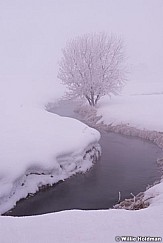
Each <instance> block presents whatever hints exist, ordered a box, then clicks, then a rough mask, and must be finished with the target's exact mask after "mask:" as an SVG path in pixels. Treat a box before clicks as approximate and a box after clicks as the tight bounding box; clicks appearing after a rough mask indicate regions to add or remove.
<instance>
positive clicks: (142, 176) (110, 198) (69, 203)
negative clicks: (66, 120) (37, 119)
mask: <svg viewBox="0 0 163 243" xmlns="http://www.w3.org/2000/svg"><path fill="white" fill-rule="evenodd" d="M73 109H74V106H73V105H72V104H71V103H70V104H69V103H61V104H60V105H59V106H58V107H55V108H53V109H52V110H51V112H54V113H57V114H59V115H62V116H67V117H73V118H78V119H79V117H78V116H77V115H76V114H75V113H74V112H73ZM100 145H101V148H102V155H101V158H100V159H99V161H97V163H96V164H95V165H94V166H93V167H92V168H91V169H90V170H89V171H88V172H86V173H85V174H77V175H75V176H72V177H71V178H69V179H67V180H66V181H64V182H60V183H57V184H56V185H54V186H53V187H50V188H46V189H43V190H41V191H39V192H38V193H36V194H35V195H34V196H32V197H29V198H27V199H23V200H20V201H19V202H18V203H17V205H16V207H15V208H14V209H12V210H11V211H10V212H8V213H7V215H13V216H27V215H38V214H45V213H50V212H58V211H62V210H68V209H85V210H93V209H108V208H111V207H113V205H115V204H116V203H117V202H118V193H119V192H121V199H122V200H123V199H125V198H131V193H133V194H134V195H136V194H138V193H139V192H142V191H144V190H145V189H146V187H147V186H148V185H149V184H150V185H151V184H153V183H154V182H155V181H156V180H158V179H160V177H161V172H160V171H159V168H158V166H157V164H156V160H157V158H158V157H162V156H163V152H162V150H161V149H159V148H158V147H157V146H156V145H154V144H152V143H150V142H147V141H144V140H141V139H138V138H133V137H126V136H122V135H119V134H114V133H106V132H102V133H101V140H100Z"/></svg>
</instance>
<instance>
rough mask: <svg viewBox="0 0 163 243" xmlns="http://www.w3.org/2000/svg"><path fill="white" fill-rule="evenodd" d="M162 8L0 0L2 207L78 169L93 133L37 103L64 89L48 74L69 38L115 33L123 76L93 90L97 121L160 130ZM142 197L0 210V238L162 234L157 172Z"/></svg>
mask: <svg viewBox="0 0 163 243" xmlns="http://www.w3.org/2000/svg"><path fill="white" fill-rule="evenodd" d="M162 13H163V2H162V0H157V1H156V0H133V1H131V0H123V1H122V0H102V1H98V0H88V1H76V0H69V1H65V0H61V1H59V0H58V1H50V0H47V1H44V0H25V1H21V0H15V1H12V0H1V1H0V29H1V38H0V183H1V184H0V197H1V201H0V202H1V206H0V211H1V212H3V211H5V210H7V209H9V208H10V207H11V206H12V205H13V204H14V203H15V202H16V200H18V198H21V197H24V196H26V195H27V193H28V192H35V191H36V190H37V189H38V186H41V185H44V184H47V183H52V182H55V181H57V180H60V179H63V178H66V177H67V176H69V175H70V174H72V173H73V171H74V169H77V170H80V169H81V168H80V166H81V161H82V157H83V154H84V153H85V150H86V149H87V148H88V147H89V148H90V146H92V145H93V144H97V142H98V140H99V133H98V132H97V131H95V130H94V129H90V128H88V127H87V126H86V125H83V124H82V123H80V122H78V121H75V120H73V119H68V118H61V117H59V116H57V115H54V114H50V113H48V112H47V111H46V110H45V108H44V106H45V105H46V103H47V102H53V101H56V100H57V99H58V98H59V97H61V95H62V94H63V93H64V89H63V87H62V86H61V85H59V84H58V81H57V78H56V77H57V70H58V65H57V61H58V60H59V58H60V55H61V48H63V47H64V45H65V43H66V41H67V40H68V39H69V38H73V37H74V36H77V35H81V34H83V33H86V32H88V33H89V32H101V31H106V32H109V33H117V34H118V35H120V36H121V37H122V39H124V42H125V47H126V53H127V56H128V63H129V71H130V74H129V82H128V85H127V86H126V88H125V90H124V91H123V94H122V95H121V96H119V97H113V98H112V99H111V100H110V99H108V98H104V99H103V100H101V101H100V103H99V107H98V113H99V114H102V116H103V118H102V119H103V121H104V122H105V123H106V124H110V123H114V124H119V123H127V124H129V125H130V126H135V127H137V128H139V129H149V130H156V131H158V132H163V123H162V121H163V109H162V106H161V105H162V104H163V94H162V93H163V80H162V77H163V72H162V64H163V49H162V43H163V26H162V23H163V21H162V16H163V15H162ZM70 157H71V158H72V157H73V163H71V164H70V163H69V159H70ZM65 158H66V161H68V163H65ZM76 161H77V164H76ZM83 165H84V164H83ZM85 165H88V166H90V164H89V163H88V164H87V163H85ZM86 168H87V167H85V166H84V167H83V168H82V169H83V170H85V169H86ZM31 172H32V174H31ZM33 173H35V175H34V174H33ZM40 173H45V175H38V174H40ZM36 174H37V175H36ZM51 176H53V177H51ZM16 189H19V190H18V191H19V193H18V194H17V193H15V192H16ZM8 196H11V197H10V200H9V198H8ZM146 197H147V198H149V197H150V198H152V199H150V201H151V204H150V206H149V208H146V209H143V210H140V211H125V210H106V211H100V210H99V211H87V212H86V211H66V212H61V213H52V214H47V215H42V216H35V217H23V218H13V217H4V216H0V242H2V243H16V242H21V243H24V242H28V243H34V242H39V243H40V242H42V243H45V242H47V243H52V242H55V243H63V242H68V243H73V242H74V243H76V242H83V243H85V242H93V243H94V242H97V243H99V242H104V243H105V242H106V243H108V242H109V243H113V242H115V236H116V235H117V236H122V235H123V236H125V235H128V236H134V237H136V236H158V237H159V236H162V237H163V182H162V183H160V184H158V185H156V186H154V187H152V188H150V189H149V190H148V191H147V192H146ZM3 200H4V201H3Z"/></svg>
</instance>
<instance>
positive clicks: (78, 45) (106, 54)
mask: <svg viewBox="0 0 163 243" xmlns="http://www.w3.org/2000/svg"><path fill="white" fill-rule="evenodd" d="M58 78H59V79H61V80H62V82H63V83H64V84H66V85H67V87H68V90H69V92H68V94H69V96H70V97H85V98H86V99H87V101H88V102H89V104H90V105H91V106H95V105H96V104H97V102H98V100H99V99H100V98H101V97H102V96H104V95H111V94H114V95H116V94H118V93H119V92H120V90H121V88H122V86H123V84H124V81H125V68H124V52H123V45H122V41H121V40H120V39H119V38H117V37H113V36H108V35H107V34H105V33H102V34H88V35H84V36H81V37H78V38H76V39H74V40H72V41H70V42H69V43H67V46H66V47H65V48H64V49H63V57H62V59H61V61H60V63H59V73H58Z"/></svg>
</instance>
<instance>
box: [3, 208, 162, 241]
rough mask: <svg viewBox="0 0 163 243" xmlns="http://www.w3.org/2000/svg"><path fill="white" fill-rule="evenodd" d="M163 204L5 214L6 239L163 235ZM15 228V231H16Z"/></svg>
mask: <svg viewBox="0 0 163 243" xmlns="http://www.w3.org/2000/svg"><path fill="white" fill-rule="evenodd" d="M161 210H162V207H160V206H157V207H156V205H153V206H151V207H150V208H148V209H143V210H140V211H126V210H115V209H113V210H98V211H97V210H96V211H94V210H93V211H79V210H72V211H65V212H59V213H52V214H47V215H41V216H37V217H33V216H32V217H31V216H30V217H23V218H17V217H1V220H0V235H1V241H2V242H3V243H16V242H18V240H19V242H23V243H29V242H30V243H33V242H39V243H45V242H47V243H53V242H56V243H67V242H70V243H76V242H82V243H87V242H92V243H99V242H104V243H105V242H106V243H107V242H108V243H113V242H116V241H115V237H116V236H135V237H137V236H152V237H153V236H157V237H161V236H162V225H163V214H160V211H161ZM12 232H13V233H12Z"/></svg>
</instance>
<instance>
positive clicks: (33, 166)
mask: <svg viewBox="0 0 163 243" xmlns="http://www.w3.org/2000/svg"><path fill="white" fill-rule="evenodd" d="M6 113H7V114H4V115H3V116H2V117H1V120H0V129H1V140H0V147H1V153H0V161H1V163H0V213H4V212H5V211H7V210H9V209H10V208H11V207H12V206H13V205H15V203H16V201H18V200H19V199H21V198H24V197H26V196H27V195H28V194H29V193H35V192H36V191H37V190H38V188H39V187H41V186H42V185H47V184H50V185H51V184H53V183H56V182H57V181H59V180H63V179H65V178H67V177H69V176H71V175H72V174H74V173H75V172H79V171H80V172H81V171H85V170H86V169H88V168H89V167H90V166H91V165H92V161H93V160H92V159H91V157H90V158H89V159H88V156H86V151H91V153H95V154H96V152H97V151H98V150H99V146H98V145H97V143H98V140H99V138H100V135H99V133H98V132H97V131H95V130H94V129H92V128H89V127H88V126H86V125H84V124H82V123H81V122H79V121H77V120H75V119H71V118H64V117H60V116H58V115H55V114H52V113H49V112H47V111H45V110H44V109H41V108H36V107H34V108H32V107H25V109H24V108H22V107H20V108H19V107H15V108H14V109H13V110H10V111H7V112H6ZM84 156H85V157H84ZM83 158H84V159H83Z"/></svg>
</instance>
